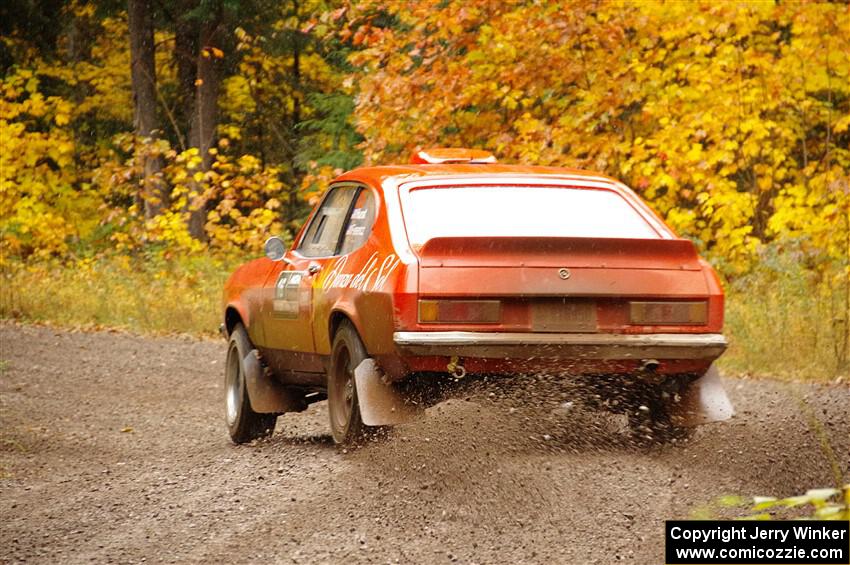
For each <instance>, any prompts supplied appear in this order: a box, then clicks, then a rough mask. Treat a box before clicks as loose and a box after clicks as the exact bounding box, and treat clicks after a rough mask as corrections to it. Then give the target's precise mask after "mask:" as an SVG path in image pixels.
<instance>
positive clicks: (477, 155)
mask: <svg viewBox="0 0 850 565" xmlns="http://www.w3.org/2000/svg"><path fill="white" fill-rule="evenodd" d="M410 162H411V163H414V164H417V165H422V164H431V165H442V164H447V163H470V164H481V165H484V164H487V163H495V162H496V157H495V155H493V154H492V153H490V152H489V151H482V150H481V149H466V148H464V147H434V148H431V149H423V150H421V151H417V152H416V153H414V154H413V157H412V158H411V159H410Z"/></svg>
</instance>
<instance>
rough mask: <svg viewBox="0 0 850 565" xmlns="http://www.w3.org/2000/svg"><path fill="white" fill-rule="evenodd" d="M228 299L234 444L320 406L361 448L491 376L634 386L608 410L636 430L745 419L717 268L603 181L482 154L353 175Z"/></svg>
mask: <svg viewBox="0 0 850 565" xmlns="http://www.w3.org/2000/svg"><path fill="white" fill-rule="evenodd" d="M223 305H224V323H223V324H222V331H223V333H224V335H225V336H226V337H227V339H228V340H229V348H228V353H227V362H226V367H225V390H226V411H225V412H226V422H227V426H228V429H229V433H230V436H231V438H232V439H233V441H235V442H238V443H241V442H246V441H250V440H252V439H255V438H258V437H261V436H263V435H268V434H270V433H271V432H272V431H273V429H274V426H275V422H276V419H277V416H278V415H280V414H282V413H285V412H290V411H299V410H304V409H305V408H306V407H307V405H309V404H310V403H312V402H316V401H319V400H324V399H327V400H328V411H329V415H330V427H331V432H332V434H333V438H334V440H335V441H336V442H339V443H348V442H354V441H357V440H358V439H360V438H362V437H363V436H364V435H366V434H368V433H369V432H370V430H371V429H373V427H374V426H388V425H393V424H398V423H401V422H403V421H405V420H407V419H409V418H411V417H414V416H416V414H417V413H419V412H421V411H422V409H423V407H425V406H427V405H429V404H431V403H433V402H436V401H438V400H439V399H440V398H444V397H445V395H446V394H447V393H448V394H450V393H451V390H452V389H453V388H455V383H461V382H464V381H468V380H474V379H476V378H478V377H479V376H482V375H487V376H488V377H492V376H494V375H495V376H498V375H522V374H528V373H542V372H547V373H549V374H563V375H565V378H566V375H569V376H571V377H576V378H584V379H588V380H590V381H591V382H597V383H600V384H605V385H606V386H605V387H602V388H603V389H604V390H608V391H609V392H611V394H614V393H616V391H617V390H618V389H634V390H641V391H643V393H642V394H641V395H637V396H636V398H637V400H636V402H635V403H632V404H631V405H630V404H629V403H615V404H616V405H617V406H618V407H619V410H620V411H624V412H626V413H629V414H630V417H631V419H630V421H632V423H633V424H634V427H635V429H636V430H640V432H639V433H650V434H651V433H653V432H654V431H657V430H659V429H661V428H663V427H665V426H667V427H670V428H674V427H675V428H678V427H679V426H691V425H695V424H698V423H702V422H707V421H714V420H722V419H726V418H728V417H730V416H731V414H732V407H731V405H730V403H729V401H728V398H727V397H726V394H725V392H724V391H723V388H722V385H721V384H720V380H719V377H718V376H717V373H716V371H715V370H714V369H713V368H712V363H713V361H714V360H715V359H717V357H719V356H720V355H721V354H722V353H723V351H724V349H725V348H726V340H725V339H724V337H723V335H722V334H721V329H722V326H723V290H722V289H721V286H720V283H719V280H718V277H717V275H716V274H715V272H714V271H713V270H712V268H711V266H710V265H709V264H708V263H707V262H706V261H705V260H704V259H702V258H700V257H699V255H698V254H697V252H696V249H695V248H694V245H693V244H692V243H691V242H690V241H689V240H686V239H681V238H679V237H677V236H676V235H675V234H674V233H673V232H672V230H671V229H670V228H669V227H668V226H666V225H665V223H664V222H663V221H662V220H661V219H660V218H659V217H658V216H657V215H656V214H655V213H653V212H652V210H651V209H650V208H649V207H648V206H646V205H645V204H644V203H643V202H642V201H641V200H640V198H639V197H638V196H637V195H636V194H635V193H634V192H632V191H631V190H630V189H629V188H627V187H626V186H624V185H623V184H622V183H620V182H618V181H616V180H614V179H611V178H608V177H605V176H603V175H600V174H598V173H592V172H587V171H581V170H575V169H563V168H549V167H530V166H516V165H500V164H497V163H496V160H495V158H494V157H493V156H492V155H491V154H489V153H486V152H483V151H477V150H469V149H434V150H427V151H420V152H419V153H417V154H416V155H415V156H414V158H413V162H412V164H410V165H397V166H382V167H366V168H361V169H357V170H354V171H351V172H348V173H345V174H343V175H341V176H340V177H338V178H337V179H335V180H334V181H333V182H332V183H331V185H330V187H329V188H328V190H327V192H326V193H325V195H324V197H323V198H322V200H321V202H320V203H319V204H318V205H317V206H316V208H315V210H314V211H313V212H312V214H311V215H310V217H309V219H308V220H307V222H306V224H305V225H304V227H303V228H302V229H301V231H300V232H299V233H298V235H297V236H296V237H295V240H294V243H293V245H292V247H291V248H290V249H288V250H287V249H286V247H285V246H284V244H283V242H282V241H281V240H280V239H279V238H277V237H272V238H270V239H269V240H268V241H267V242H266V257H264V258H260V259H255V260H253V261H250V262H248V263H246V264H245V265H243V266H241V267H240V268H239V269H237V270H236V272H234V273H233V275H232V276H231V277H230V279H229V280H228V281H227V283H226V285H225V287H224V304H223ZM519 378H521V377H519ZM458 386H460V385H459V384H458ZM606 387H607V388H606ZM437 390H438V391H439V393H434V391H437ZM426 393H427V394H426ZM609 408H610V406H609Z"/></svg>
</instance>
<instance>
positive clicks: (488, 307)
mask: <svg viewBox="0 0 850 565" xmlns="http://www.w3.org/2000/svg"><path fill="white" fill-rule="evenodd" d="M501 318H502V303H501V302H499V301H498V300H420V301H419V323H420V324H497V323H499V320H501Z"/></svg>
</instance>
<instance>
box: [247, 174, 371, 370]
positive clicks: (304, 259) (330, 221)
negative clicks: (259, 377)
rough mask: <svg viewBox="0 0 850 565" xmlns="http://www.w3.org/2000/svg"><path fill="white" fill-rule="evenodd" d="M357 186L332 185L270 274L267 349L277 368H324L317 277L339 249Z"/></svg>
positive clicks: (265, 323) (265, 326) (266, 306)
mask: <svg viewBox="0 0 850 565" xmlns="http://www.w3.org/2000/svg"><path fill="white" fill-rule="evenodd" d="M357 191H358V188H357V187H356V186H351V185H343V186H337V187H333V188H331V190H330V191H328V193H327V194H326V195H325V198H324V199H323V200H322V203H321V204H320V205H319V208H318V209H317V211H316V213H315V214H314V215H313V217H312V219H311V220H310V224H309V225H308V226H307V228H306V229H305V230H304V231H303V233H302V235H301V237H300V239H299V240H298V241H296V242H295V245H294V246H293V248H292V249H291V250H290V251H289V252H287V254H286V255H285V256H284V258H283V260H282V261H278V262H277V263H276V264H275V266H274V268H273V269H272V270H271V272H270V273H269V276H268V278H267V279H266V283H265V285H264V286H265V287H266V289H267V292H266V296H267V300H266V301H265V304H264V308H263V310H264V312H263V314H264V315H263V334H264V341H265V343H264V349H265V350H266V351H265V352H264V355H265V357H266V358H267V360H268V362H269V363H270V364H271V365H272V367H273V368H274V369H275V371H276V372H278V374H282V375H286V374H287V373H290V374H293V376H294V373H322V372H323V371H324V367H323V365H322V360H321V358H320V357H319V356H318V355H316V348H315V342H314V340H313V330H312V317H313V313H314V312H313V298H314V296H313V293H314V286H315V279H316V277H318V276H319V274H320V273H321V272H322V270H323V269H325V268H326V267H327V265H328V263H329V261H331V260H333V259H334V258H335V256H336V255H337V253H338V250H339V247H340V244H341V241H342V238H343V230H344V228H345V225H346V222H347V219H348V216H349V214H350V211H351V206H352V204H353V200H354V197H355V196H356V195H357Z"/></svg>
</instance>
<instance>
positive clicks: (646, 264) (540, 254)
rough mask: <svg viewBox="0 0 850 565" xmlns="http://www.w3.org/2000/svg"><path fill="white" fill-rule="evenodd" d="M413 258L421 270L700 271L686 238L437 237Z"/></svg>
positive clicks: (692, 249) (694, 248)
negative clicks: (570, 269) (518, 268)
mask: <svg viewBox="0 0 850 565" xmlns="http://www.w3.org/2000/svg"><path fill="white" fill-rule="evenodd" d="M418 254H419V258H420V266H422V267H501V266H504V267H578V268H581V267H585V268H611V269H641V268H644V269H647V268H651V269H675V270H688V271H698V270H700V269H701V268H702V266H701V265H700V261H699V255H698V254H697V250H696V247H694V244H693V243H692V242H691V241H690V240H687V239H626V238H595V237H436V238H434V239H430V240H428V241H427V242H425V244H424V245H423V246H422V247H421V248H420V249H419V251H418Z"/></svg>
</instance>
